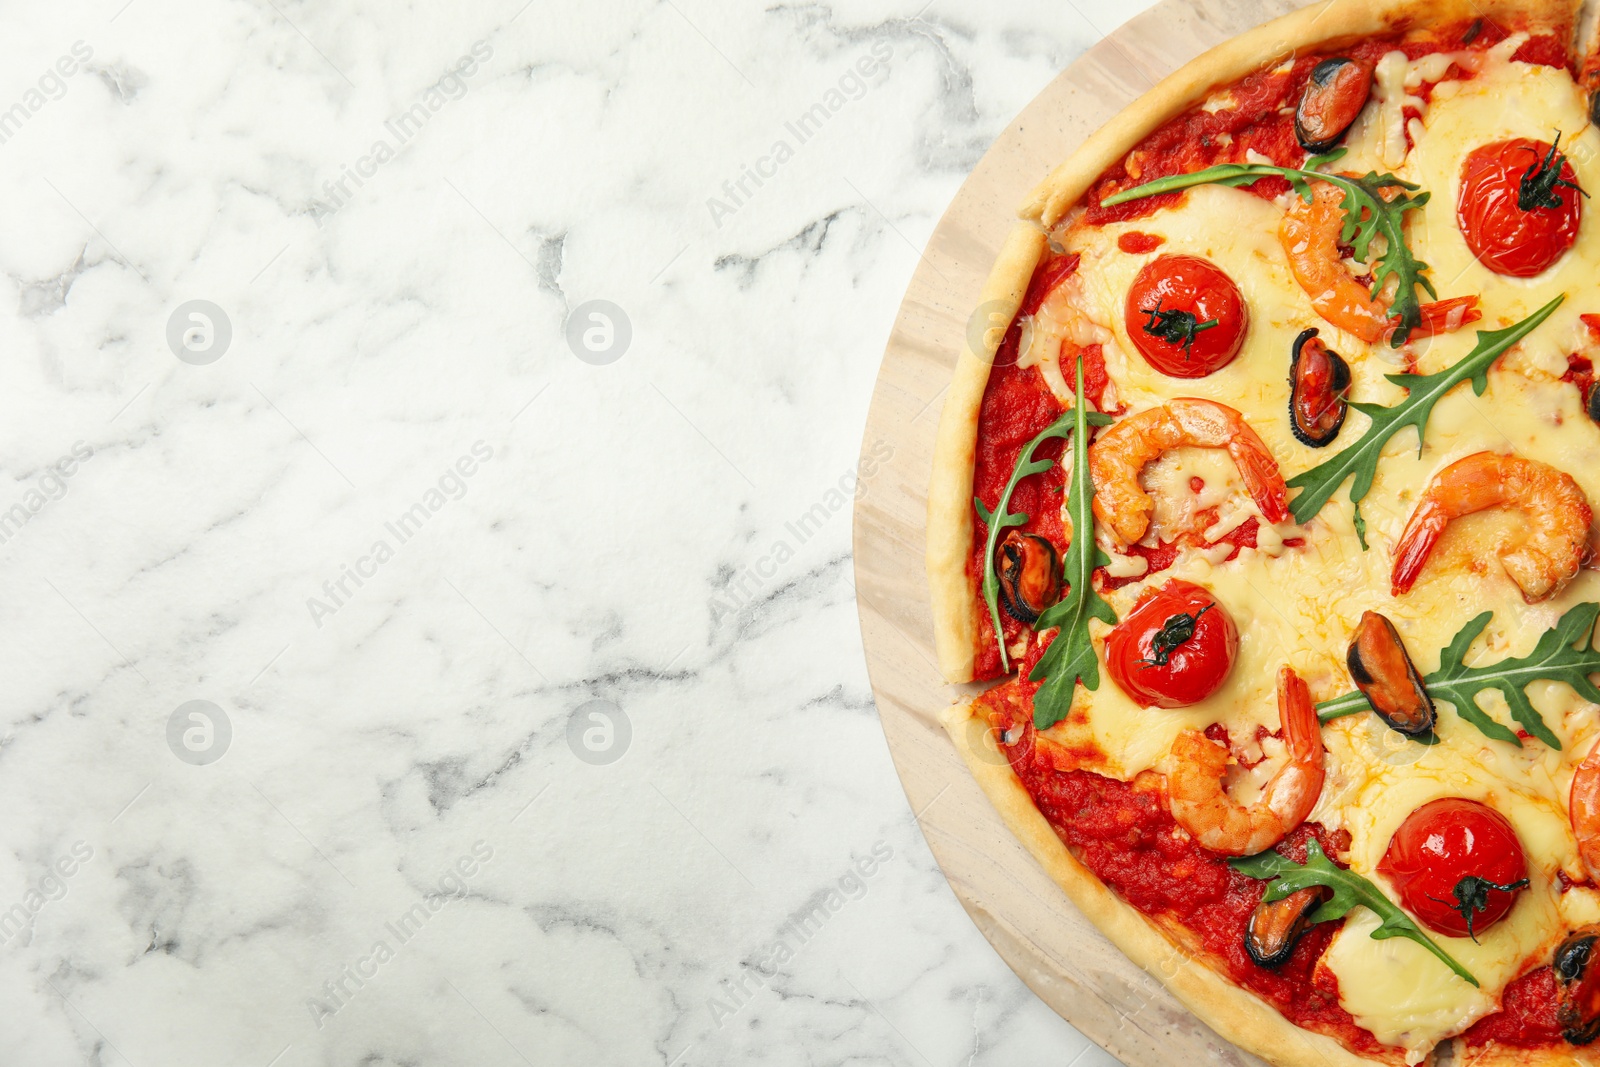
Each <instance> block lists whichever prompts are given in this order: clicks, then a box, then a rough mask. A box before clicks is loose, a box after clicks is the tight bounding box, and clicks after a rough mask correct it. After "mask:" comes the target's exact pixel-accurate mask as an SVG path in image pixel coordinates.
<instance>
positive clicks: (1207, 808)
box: [1167, 667, 1323, 856]
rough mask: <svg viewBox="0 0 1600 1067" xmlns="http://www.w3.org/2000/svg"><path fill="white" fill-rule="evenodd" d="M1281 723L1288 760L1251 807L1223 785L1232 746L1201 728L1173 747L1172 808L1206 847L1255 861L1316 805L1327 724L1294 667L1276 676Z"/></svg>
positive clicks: (1180, 822)
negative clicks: (1243, 803) (1318, 717)
mask: <svg viewBox="0 0 1600 1067" xmlns="http://www.w3.org/2000/svg"><path fill="white" fill-rule="evenodd" d="M1278 717H1279V719H1280V720H1281V722H1282V732H1283V741H1284V744H1285V745H1286V746H1287V747H1288V749H1289V758H1288V760H1287V761H1286V762H1285V763H1284V765H1283V766H1282V767H1279V768H1278V770H1277V772H1276V773H1275V774H1273V776H1272V778H1271V780H1269V781H1268V782H1267V787H1266V788H1265V789H1264V790H1262V793H1261V799H1260V800H1259V801H1257V802H1256V803H1255V804H1253V805H1251V806H1249V807H1245V806H1243V805H1241V804H1238V803H1236V802H1235V801H1234V800H1233V798H1232V797H1230V796H1228V792H1227V790H1226V789H1225V788H1224V787H1223V783H1222V776H1223V773H1224V772H1225V771H1226V770H1227V768H1228V749H1227V747H1226V746H1224V745H1221V744H1218V743H1217V742H1215V741H1213V740H1211V739H1210V738H1209V737H1207V736H1206V735H1205V734H1203V733H1201V732H1200V731H1198V730H1185V731H1184V732H1183V733H1181V734H1179V735H1178V739H1177V740H1176V741H1174V742H1173V744H1172V758H1173V763H1174V766H1173V769H1172V771H1171V772H1170V773H1169V774H1168V775H1167V796H1168V803H1169V804H1170V805H1171V808H1172V817H1173V818H1174V819H1175V820H1177V823H1178V825H1179V826H1181V827H1183V828H1184V829H1185V830H1187V831H1189V834H1190V836H1192V837H1193V838H1194V839H1195V840H1196V841H1197V842H1199V843H1200V845H1201V846H1202V847H1204V848H1209V849H1210V850H1211V851H1213V852H1223V853H1226V854H1228V855H1230V856H1253V855H1255V854H1256V853H1257V852H1261V851H1264V850H1265V849H1269V848H1271V847H1272V846H1273V845H1276V844H1277V843H1278V842H1279V841H1282V840H1283V839H1284V837H1286V836H1287V835H1288V833H1289V831H1291V830H1293V829H1294V828H1295V827H1296V826H1299V825H1300V824H1301V823H1302V822H1305V819H1306V816H1307V815H1309V814H1311V809H1312V808H1313V807H1315V806H1316V803H1317V798H1318V797H1319V796H1321V795H1322V782H1323V767H1322V724H1321V722H1319V721H1318V719H1317V709H1316V706H1315V705H1314V704H1312V703H1311V692H1310V690H1308V689H1307V688H1306V683H1305V682H1303V681H1301V680H1300V676H1299V675H1297V674H1295V672H1294V671H1293V670H1292V669H1291V668H1289V667H1284V668H1283V669H1282V670H1280V671H1278Z"/></svg>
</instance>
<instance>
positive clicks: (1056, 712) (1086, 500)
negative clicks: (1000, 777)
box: [1028, 356, 1117, 730]
mask: <svg viewBox="0 0 1600 1067" xmlns="http://www.w3.org/2000/svg"><path fill="white" fill-rule="evenodd" d="M1069 414H1071V415H1072V416H1074V423H1075V424H1074V426H1073V432H1072V476H1071V477H1072V480H1071V483H1070V484H1069V486H1068V488H1067V512H1068V514H1069V515H1070V516H1071V518H1072V545H1071V546H1070V547H1069V548H1068V549H1067V555H1066V558H1065V559H1064V560H1063V561H1062V565H1061V574H1062V579H1063V580H1064V581H1065V582H1067V583H1068V585H1069V586H1070V588H1069V589H1068V591H1067V595H1066V596H1064V597H1062V598H1061V599H1060V600H1058V601H1056V602H1055V603H1054V604H1052V605H1050V607H1048V608H1046V609H1045V610H1044V612H1043V613H1042V614H1041V615H1040V616H1039V621H1038V623H1037V624H1035V626H1034V629H1035V630H1036V631H1038V632H1041V633H1042V632H1043V631H1045V630H1048V629H1050V628H1051V627H1052V626H1058V627H1060V628H1061V629H1060V632H1059V633H1057V634H1056V636H1055V639H1054V640H1053V641H1051V642H1050V647H1049V648H1047V649H1045V650H1044V655H1042V656H1040V657H1039V662H1038V663H1036V664H1034V667H1033V670H1032V671H1030V672H1029V673H1028V680H1029V681H1032V682H1037V681H1040V680H1043V682H1044V684H1043V685H1041V686H1040V687H1039V689H1038V691H1037V692H1035V693H1034V695H1033V726H1034V729H1036V730H1047V729H1049V728H1050V727H1052V726H1054V725H1055V724H1056V723H1058V722H1060V721H1061V720H1062V719H1064V718H1066V717H1067V712H1068V711H1070V710H1072V694H1073V693H1074V692H1076V691H1077V687H1078V681H1079V680H1080V679H1081V680H1082V681H1083V684H1084V687H1085V688H1086V689H1088V690H1090V691H1091V692H1092V691H1094V690H1096V689H1099V688H1100V660H1099V658H1098V657H1097V656H1096V655H1095V651H1094V644H1093V643H1092V642H1091V641H1090V640H1089V620H1090V619H1099V620H1100V621H1101V622H1103V623H1106V624H1107V625H1114V624H1115V623H1116V621H1117V613H1116V612H1114V611H1112V610H1111V605H1110V604H1107V603H1106V602H1105V601H1104V600H1102V599H1100V594H1099V593H1097V592H1095V589H1094V585H1093V583H1092V582H1091V581H1090V580H1089V579H1090V575H1092V574H1093V573H1094V569H1095V568H1096V567H1103V566H1105V565H1106V564H1108V563H1110V562H1111V560H1110V559H1108V558H1107V557H1106V554H1105V553H1104V552H1102V551H1100V546H1098V545H1096V544H1095V542H1094V509H1093V506H1092V505H1093V501H1094V479H1093V478H1091V477H1090V476H1089V427H1088V423H1089V420H1088V418H1087V414H1086V412H1085V411H1084V399H1083V357H1082V356H1079V357H1078V382H1077V390H1076V393H1075V399H1074V401H1073V405H1072V411H1071V412H1069Z"/></svg>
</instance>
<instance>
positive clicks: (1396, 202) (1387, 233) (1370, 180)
mask: <svg viewBox="0 0 1600 1067" xmlns="http://www.w3.org/2000/svg"><path fill="white" fill-rule="evenodd" d="M1346 151H1347V149H1343V148H1340V149H1337V150H1335V151H1333V152H1329V153H1328V154H1327V155H1322V156H1313V157H1312V158H1310V159H1307V160H1306V162H1305V165H1304V166H1303V167H1278V166H1273V165H1271V164H1268V163H1221V164H1218V165H1217V166H1215V167H1207V168H1206V169H1205V170H1198V171H1195V172H1194V173H1192V174H1174V175H1172V176H1171V177H1168V178H1157V179H1156V180H1155V181H1153V182H1146V183H1144V184H1143V185H1136V186H1134V187H1133V188H1132V189H1124V190H1123V191H1122V192H1120V193H1116V194H1114V195H1112V196H1108V197H1106V198H1105V199H1104V200H1102V201H1101V204H1102V205H1103V206H1105V207H1111V206H1113V205H1116V204H1122V203H1126V202H1128V201H1129V200H1139V199H1142V198H1144V197H1147V196H1155V195H1157V194H1159V193H1171V192H1176V191H1177V190H1179V189H1188V188H1191V187H1192V186H1196V185H1226V186H1230V187H1237V186H1240V185H1250V184H1252V183H1254V182H1257V181H1260V180H1261V179H1262V178H1265V177H1269V176H1276V177H1279V178H1285V179H1287V180H1288V182H1289V184H1290V185H1291V186H1292V187H1293V188H1294V191H1295V192H1297V193H1299V194H1300V198H1301V199H1302V200H1304V201H1305V202H1306V203H1308V204H1309V203H1311V199H1312V192H1311V184H1310V183H1311V182H1314V181H1318V182H1327V183H1328V184H1329V185H1332V186H1334V187H1336V188H1338V189H1340V190H1342V191H1343V192H1344V199H1343V200H1342V201H1340V203H1339V209H1340V210H1341V211H1343V212H1344V230H1343V232H1342V233H1341V234H1340V236H1339V241H1340V243H1341V244H1347V245H1350V246H1351V247H1353V248H1354V249H1355V258H1356V259H1358V260H1362V261H1365V260H1366V258H1367V253H1368V252H1369V251H1370V250H1371V248H1372V239H1373V238H1374V237H1377V236H1379V235H1380V234H1381V235H1382V236H1383V239H1384V250H1383V252H1382V254H1380V255H1379V256H1378V261H1377V263H1376V264H1375V265H1374V266H1373V270H1372V295H1373V296H1374V297H1376V296H1377V295H1378V293H1379V292H1380V291H1381V290H1382V289H1383V285H1384V283H1385V282H1386V281H1388V280H1389V279H1390V278H1394V279H1395V280H1396V282H1397V283H1398V284H1397V287H1396V289H1395V294H1394V303H1393V304H1392V305H1390V308H1389V314H1390V317H1393V318H1398V319H1399V320H1400V321H1399V322H1398V323H1396V325H1395V331H1394V336H1393V337H1391V338H1390V340H1389V344H1390V346H1391V347H1393V348H1399V347H1400V346H1401V345H1403V344H1405V343H1406V338H1407V337H1409V336H1411V331H1412V330H1414V329H1416V328H1417V327H1418V326H1419V325H1421V324H1422V303H1421V301H1420V300H1419V298H1418V297H1417V288H1418V287H1419V286H1420V287H1421V288H1423V289H1425V290H1427V293H1428V295H1429V296H1431V297H1433V298H1434V299H1436V300H1437V299H1438V297H1439V294H1438V293H1437V292H1435V291H1434V288H1433V283H1432V282H1430V281H1429V280H1428V279H1427V278H1425V277H1423V272H1424V271H1426V270H1427V269H1428V265H1427V264H1426V263H1424V262H1422V261H1421V260H1420V259H1417V258H1416V257H1415V256H1413V255H1412V254H1411V249H1410V248H1409V247H1407V245H1406V236H1405V213H1406V212H1407V211H1411V210H1413V209H1415V208H1419V207H1421V206H1422V205H1423V204H1426V203H1427V202H1428V196H1429V194H1427V193H1418V192H1417V190H1418V189H1419V188H1421V187H1420V186H1417V185H1414V184H1412V183H1411V182H1407V181H1401V180H1400V179H1399V178H1396V177H1395V176H1394V175H1393V174H1379V173H1378V172H1377V171H1368V172H1367V173H1366V174H1365V175H1363V176H1362V177H1360V178H1349V177H1346V176H1344V175H1342V174H1323V173H1321V172H1320V171H1319V170H1317V168H1318V167H1321V166H1323V165H1325V164H1328V163H1332V162H1334V161H1335V160H1337V159H1339V158H1341V157H1342V156H1343V155H1344V154H1345V152H1346ZM1390 189H1397V190H1399V192H1398V193H1396V194H1394V195H1393V196H1392V197H1386V196H1385V195H1384V191H1385V190H1390ZM1413 193H1415V194H1416V195H1412V194H1413Z"/></svg>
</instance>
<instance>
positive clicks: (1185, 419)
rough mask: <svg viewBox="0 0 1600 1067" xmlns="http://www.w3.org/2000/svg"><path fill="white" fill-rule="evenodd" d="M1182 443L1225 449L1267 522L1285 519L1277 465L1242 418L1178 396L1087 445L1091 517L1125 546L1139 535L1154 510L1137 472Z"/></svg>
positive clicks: (1220, 407)
mask: <svg viewBox="0 0 1600 1067" xmlns="http://www.w3.org/2000/svg"><path fill="white" fill-rule="evenodd" d="M1184 445H1191V446H1196V447H1200V448H1226V449H1227V450H1228V455H1230V456H1232V457H1233V462H1234V465H1235V466H1237V467H1238V468H1239V475H1240V477H1242V478H1243V479H1244V484H1245V488H1246V489H1248V490H1249V491H1250V496H1251V498H1252V499H1253V500H1255V502H1256V507H1258V508H1260V509H1261V514H1263V515H1265V516H1266V518H1267V521H1268V522H1272V523H1279V522H1283V521H1284V520H1286V519H1287V518H1288V517H1289V504H1288V496H1289V491H1288V489H1287V488H1285V486H1284V484H1283V475H1282V474H1280V473H1279V472H1278V461H1277V460H1275V459H1273V458H1272V453H1271V452H1268V451H1267V446H1266V445H1264V444H1263V443H1262V442H1261V438H1259V437H1257V436H1256V432H1255V431H1254V430H1252V429H1251V428H1250V426H1249V424H1248V423H1246V422H1245V421H1244V416H1243V415H1241V414H1239V413H1238V412H1237V411H1235V410H1234V409H1233V408H1230V407H1228V406H1227V405H1226V404H1217V403H1213V402H1212V401H1210V400H1196V399H1193V398H1191V397H1179V398H1178V399H1176V400H1170V401H1168V402H1167V404H1166V405H1165V406H1163V407H1158V408H1147V409H1146V410H1144V411H1141V412H1139V413H1138V414H1137V415H1130V416H1128V417H1127V418H1125V419H1123V420H1121V421H1120V422H1118V423H1117V424H1116V425H1115V426H1112V427H1110V428H1109V429H1107V430H1105V431H1103V432H1102V433H1101V434H1100V436H1099V437H1097V438H1095V441H1094V443H1093V444H1091V445H1090V446H1089V473H1090V475H1091V476H1092V477H1093V478H1094V514H1095V517H1096V518H1098V519H1099V520H1100V521H1101V522H1102V523H1104V524H1105V525H1106V526H1108V527H1110V528H1111V530H1112V531H1113V532H1114V533H1115V534H1116V535H1117V537H1119V538H1121V540H1122V542H1123V543H1124V544H1129V545H1131V544H1133V543H1134V542H1135V541H1137V540H1139V538H1141V537H1143V536H1144V534H1145V531H1146V530H1148V529H1149V528H1150V513H1151V512H1152V511H1153V510H1154V509H1155V504H1154V502H1152V501H1151V499H1150V494H1148V493H1146V492H1145V491H1144V488H1143V487H1142V486H1141V485H1140V484H1139V472H1140V471H1142V470H1144V468H1145V465H1146V464H1148V463H1150V462H1152V461H1154V460H1155V459H1156V458H1157V457H1158V456H1160V455H1161V453H1163V452H1165V451H1167V450H1168V449H1172V448H1179V447H1182V446H1184Z"/></svg>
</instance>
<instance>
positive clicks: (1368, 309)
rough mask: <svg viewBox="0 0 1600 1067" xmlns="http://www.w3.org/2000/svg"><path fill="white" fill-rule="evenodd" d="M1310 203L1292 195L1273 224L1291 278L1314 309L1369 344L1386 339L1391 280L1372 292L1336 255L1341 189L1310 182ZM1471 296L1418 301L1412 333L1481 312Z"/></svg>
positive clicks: (1441, 329) (1450, 325) (1391, 327)
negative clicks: (1418, 312)
mask: <svg viewBox="0 0 1600 1067" xmlns="http://www.w3.org/2000/svg"><path fill="white" fill-rule="evenodd" d="M1311 191H1312V199H1311V203H1309V204H1308V203H1306V202H1305V201H1304V200H1302V199H1300V198H1299V197H1298V196H1291V197H1290V198H1289V199H1290V203H1289V210H1288V211H1287V212H1285V213H1284V216H1283V221H1282V222H1281V223H1279V225H1278V240H1279V241H1280V242H1281V243H1282V244H1283V250H1284V252H1285V253H1287V254H1288V256H1289V269H1290V270H1291V271H1293V272H1294V277H1295V281H1297V282H1299V283H1300V288H1302V289H1304V290H1305V291H1306V295H1307V296H1309V297H1310V298H1311V306H1312V307H1313V308H1315V309H1316V311H1317V314H1319V315H1321V316H1322V317H1323V318H1324V319H1327V320H1328V321H1329V322H1330V323H1332V324H1333V325H1335V326H1337V327H1339V329H1341V330H1343V331H1345V332H1346V333H1349V334H1354V335H1355V336H1356V337H1359V338H1361V339H1362V340H1363V341H1365V342H1367V343H1368V344H1376V343H1377V342H1378V341H1382V340H1386V339H1388V337H1389V336H1390V335H1392V334H1393V333H1394V331H1395V326H1396V325H1397V324H1396V322H1395V320H1394V319H1392V318H1390V316H1389V306H1390V305H1391V304H1392V303H1393V302H1394V297H1393V296H1392V295H1391V291H1392V289H1393V285H1390V286H1388V287H1386V288H1385V290H1384V291H1382V292H1380V293H1379V294H1378V295H1376V296H1374V295H1373V294H1372V293H1371V292H1370V291H1369V290H1368V287H1367V286H1366V285H1364V284H1362V283H1361V282H1359V281H1357V280H1356V278H1355V276H1354V275H1352V274H1351V273H1350V271H1349V270H1348V269H1347V268H1346V267H1345V265H1344V261H1343V259H1342V258H1341V257H1340V255H1339V238H1340V237H1341V236H1342V235H1343V232H1344V210H1343V208H1341V207H1340V206H1339V205H1340V204H1341V203H1342V202H1343V200H1344V191H1343V190H1341V189H1340V188H1339V187H1338V186H1336V185H1331V184H1329V183H1328V182H1316V183H1315V184H1314V185H1313V186H1312V190H1311ZM1477 303H1478V298H1477V297H1475V296H1468V297H1456V298H1453V299H1450V300H1442V301H1440V302H1438V303H1435V304H1424V305H1423V306H1422V324H1421V325H1420V326H1418V327H1417V328H1416V329H1414V330H1412V331H1411V334H1412V336H1413V337H1426V336H1428V335H1430V334H1435V333H1445V332H1448V331H1450V330H1455V329H1458V328H1460V327H1462V326H1464V325H1466V324H1467V323H1469V322H1476V321H1477V320H1478V319H1480V318H1482V317H1483V314H1482V312H1480V311H1478V310H1477Z"/></svg>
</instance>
